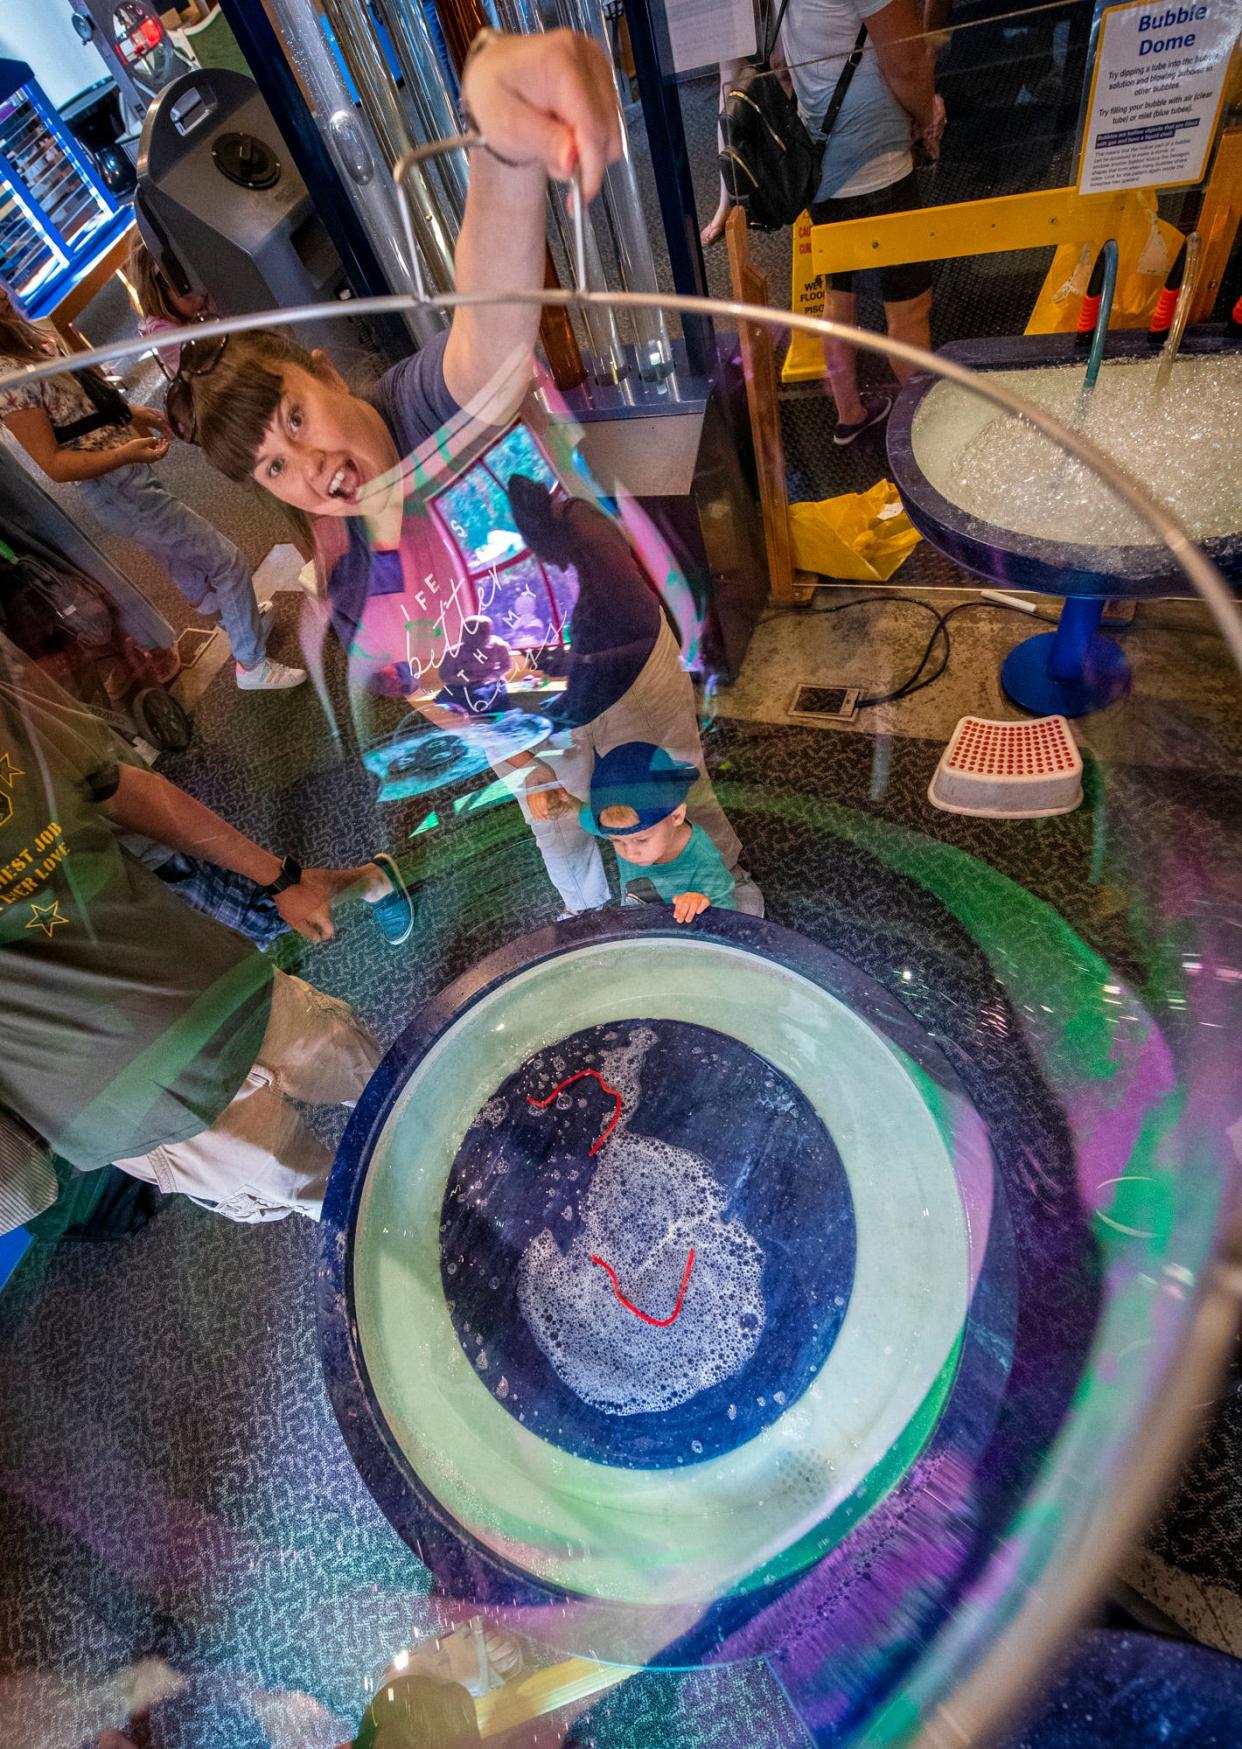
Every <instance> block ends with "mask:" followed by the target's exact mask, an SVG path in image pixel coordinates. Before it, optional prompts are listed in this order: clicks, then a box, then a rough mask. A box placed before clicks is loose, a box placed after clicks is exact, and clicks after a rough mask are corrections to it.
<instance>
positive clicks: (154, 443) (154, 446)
mask: <svg viewBox="0 0 1242 1749" xmlns="http://www.w3.org/2000/svg"><path fill="white" fill-rule="evenodd" d="M112 454H113V455H114V456H115V457H116V465H117V467H118V468H127V467H130V466H133V465H134V464H136V463H140V462H162V461H163V459H164V457H165V456H166V455H167V454H168V439H167V438H166V437H159V436H157V437H131V438H130V440H129V442H128V443H123V444H122V445H121V447H120V448H119V449H114V450H113V451H112Z"/></svg>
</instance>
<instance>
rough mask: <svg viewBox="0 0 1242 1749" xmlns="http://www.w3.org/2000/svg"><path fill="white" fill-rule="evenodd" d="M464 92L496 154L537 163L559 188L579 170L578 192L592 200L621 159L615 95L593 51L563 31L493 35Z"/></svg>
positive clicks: (603, 62)
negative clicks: (609, 169)
mask: <svg viewBox="0 0 1242 1749" xmlns="http://www.w3.org/2000/svg"><path fill="white" fill-rule="evenodd" d="M462 85H463V90H462V95H463V98H464V100H465V105H466V108H467V109H468V110H469V112H470V114H471V116H472V117H473V118H474V122H475V125H476V126H477V128H478V130H479V132H480V133H481V134H482V136H483V138H484V139H485V140H486V141H487V143H488V145H489V146H490V147H491V148H492V150H493V151H494V152H495V153H497V154H498V155H499V156H500V157H501V158H503V159H508V160H510V161H511V162H513V163H519V164H520V163H533V162H538V163H540V164H542V165H543V167H544V169H545V171H546V172H547V174H548V175H549V176H551V177H554V178H555V179H556V180H558V181H567V180H568V178H569V177H570V176H572V175H573V173H574V170H575V169H581V172H582V191H583V193H584V195H585V196H586V198H587V199H588V200H593V199H594V198H595V196H596V195H597V194H598V193H599V188H600V184H601V182H602V181H603V179H604V170H605V168H606V167H607V166H608V165H609V164H612V163H614V162H615V161H616V159H618V158H619V157H620V156H621V127H620V121H619V118H618V111H617V90H616V86H615V84H614V83H613V76H612V67H611V65H610V64H609V61H608V57H607V56H606V55H605V54H604V52H603V50H602V49H601V48H600V47H599V45H598V43H596V42H594V41H593V40H592V39H591V38H590V37H585V36H579V35H576V34H575V33H574V32H573V31H568V30H549V31H544V32H542V33H541V34H539V35H537V36H505V35H501V34H499V33H494V34H493V35H492V36H491V37H489V38H487V39H486V40H485V41H484V42H483V44H482V45H481V46H480V47H479V48H478V50H477V51H476V52H475V53H473V54H472V55H471V56H470V58H469V60H468V62H467V63H466V68H465V74H464V78H463V81H462Z"/></svg>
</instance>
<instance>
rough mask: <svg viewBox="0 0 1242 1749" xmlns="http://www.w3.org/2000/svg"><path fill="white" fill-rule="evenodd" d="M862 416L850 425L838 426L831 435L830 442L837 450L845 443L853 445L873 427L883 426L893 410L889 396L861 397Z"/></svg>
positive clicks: (891, 399) (891, 398)
mask: <svg viewBox="0 0 1242 1749" xmlns="http://www.w3.org/2000/svg"><path fill="white" fill-rule="evenodd" d="M862 404H863V416H862V418H861V419H855V421H854V423H853V424H852V425H841V424H838V426H837V428H836V430H835V431H834V432H833V434H832V441H833V442H834V443H835V444H836V445H837V447H838V449H843V448H844V447H845V445H846V444H847V443H853V442H854V441H855V439H856V438H859V437H861V436H862V434H863V432H864V431H870V430H871V428H872V426H873V425H883V423H884V421H885V420H886V419H887V418H888V416H889V414H890V413H891V412H892V410H893V397H892V396H891V395H864V396H863V397H862Z"/></svg>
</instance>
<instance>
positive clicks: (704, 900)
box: [673, 893, 711, 923]
mask: <svg viewBox="0 0 1242 1749" xmlns="http://www.w3.org/2000/svg"><path fill="white" fill-rule="evenodd" d="M710 904H711V900H710V899H709V898H708V896H707V894H706V893H678V894H677V897H676V898H675V899H674V900H673V918H674V921H675V922H677V923H693V922H694V919H695V918H696V917H699V916H701V915H702V914H703V912H704V911H706V910H707V908H708V906H709V905H710Z"/></svg>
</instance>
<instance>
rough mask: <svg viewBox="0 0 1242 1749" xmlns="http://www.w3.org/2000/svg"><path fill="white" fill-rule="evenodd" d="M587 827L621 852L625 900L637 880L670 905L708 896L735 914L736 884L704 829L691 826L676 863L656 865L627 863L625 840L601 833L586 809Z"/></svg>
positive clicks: (583, 814)
mask: <svg viewBox="0 0 1242 1749" xmlns="http://www.w3.org/2000/svg"><path fill="white" fill-rule="evenodd" d="M578 818H579V819H580V820H581V822H582V824H583V826H584V827H585V828H586V830H587V831H588V832H591V833H593V834H594V835H595V837H596V838H603V839H605V840H606V841H607V842H608V843H609V844H611V845H612V848H613V849H614V850H615V851H616V853H617V870H618V873H619V874H620V876H621V890H622V897H624V894H625V887H626V883H627V882H629V881H634V880H643V879H646V880H649V881H650V882H651V884H652V886H653V887H654V888H655V890H656V892H657V893H659V895H660V897H661V898H662V899H663V900H664V901H665V902H666V903H668V904H671V903H672V901H673V900H674V899H675V898H676V897H677V896H678V894H679V893H704V894H706V896H707V898H708V899H710V900H711V902H712V904H713V905H719V906H720V907H721V908H722V909H723V910H726V911H732V910H733V909H734V908H735V907H734V881H733V876H732V875H731V874H730V873H729V871H728V869H727V868H726V867H725V865H724V858H723V857H722V856H721V854H720V852H719V851H718V850H717V849H716V846H715V845H714V844H713V843H712V841H711V839H710V838H709V837H708V836H707V833H706V832H704V830H703V828H702V827H701V826H691V828H690V838H689V841H688V843H687V844H686V848H685V849H684V850H683V851H682V853H681V855H680V856H675V857H674V858H673V860H672V862H653V863H648V864H646V865H643V864H640V863H637V862H627V861H626V860H625V849H624V845H625V838H624V836H622V837H620V838H614V837H613V835H612V833H611V832H600V831H598V830H597V828H596V827H595V826H594V825H593V823H592V820H591V810H590V809H589V808H583V809H582V810H581V812H580V813H579V815H578Z"/></svg>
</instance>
